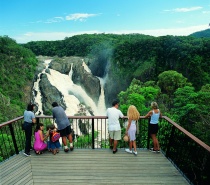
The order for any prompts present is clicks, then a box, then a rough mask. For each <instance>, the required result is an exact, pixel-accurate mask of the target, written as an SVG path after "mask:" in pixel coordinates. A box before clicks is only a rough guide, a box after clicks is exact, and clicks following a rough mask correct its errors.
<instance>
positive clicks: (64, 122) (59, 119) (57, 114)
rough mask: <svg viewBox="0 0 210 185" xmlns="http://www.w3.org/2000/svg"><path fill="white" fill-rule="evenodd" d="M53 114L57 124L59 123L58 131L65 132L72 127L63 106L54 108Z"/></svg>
mask: <svg viewBox="0 0 210 185" xmlns="http://www.w3.org/2000/svg"><path fill="white" fill-rule="evenodd" d="M52 113H53V118H55V122H56V123H57V126H58V130H63V129H64V128H66V127H67V126H69V125H70V122H69V119H68V117H67V116H66V113H65V111H64V109H63V108H62V107H61V106H56V107H53V109H52Z"/></svg>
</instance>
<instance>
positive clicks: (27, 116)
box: [23, 110, 35, 123]
mask: <svg viewBox="0 0 210 185" xmlns="http://www.w3.org/2000/svg"><path fill="white" fill-rule="evenodd" d="M23 116H24V121H25V122H28V123H32V119H34V118H35V115H34V113H33V112H31V111H28V110H25V111H24V115H23Z"/></svg>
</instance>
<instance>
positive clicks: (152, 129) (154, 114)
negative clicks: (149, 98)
mask: <svg viewBox="0 0 210 185" xmlns="http://www.w3.org/2000/svg"><path fill="white" fill-rule="evenodd" d="M151 108H152V110H150V111H149V112H148V113H147V115H146V116H145V118H149V117H150V123H149V134H150V136H151V138H152V141H153V145H154V146H153V148H150V151H151V152H156V153H159V152H160V145H159V142H158V139H157V133H158V122H159V118H160V117H162V113H161V112H160V110H159V109H158V104H157V103H156V102H152V103H151Z"/></svg>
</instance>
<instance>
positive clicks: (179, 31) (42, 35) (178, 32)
mask: <svg viewBox="0 0 210 185" xmlns="http://www.w3.org/2000/svg"><path fill="white" fill-rule="evenodd" d="M206 29H208V25H198V26H191V27H185V28H170V29H154V30H116V31H99V30H90V31H80V32H27V33H25V34H24V35H21V36H16V37H12V38H14V39H15V40H16V41H17V42H18V43H27V42H30V41H55V40H63V39H64V38H65V37H72V36H74V35H81V34H94V33H96V34H97V33H106V34H108V33H112V34H129V33H139V34H145V35H151V36H156V37H158V36H164V35H174V36H187V35H190V34H191V33H194V32H197V31H202V30H206Z"/></svg>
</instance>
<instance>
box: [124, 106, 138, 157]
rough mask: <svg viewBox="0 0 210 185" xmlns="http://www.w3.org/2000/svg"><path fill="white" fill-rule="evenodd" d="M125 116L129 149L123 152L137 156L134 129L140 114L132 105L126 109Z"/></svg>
mask: <svg viewBox="0 0 210 185" xmlns="http://www.w3.org/2000/svg"><path fill="white" fill-rule="evenodd" d="M127 116H128V126H127V128H126V134H127V135H128V136H129V149H125V151H126V152H128V153H131V154H132V153H133V154H134V155H137V151H136V130H137V129H136V128H137V124H138V122H137V121H138V119H139V118H140V114H139V112H138V110H137V109H136V107H135V106H134V105H130V106H129V108H128V112H127ZM132 147H133V148H134V151H133V152H132Z"/></svg>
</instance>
